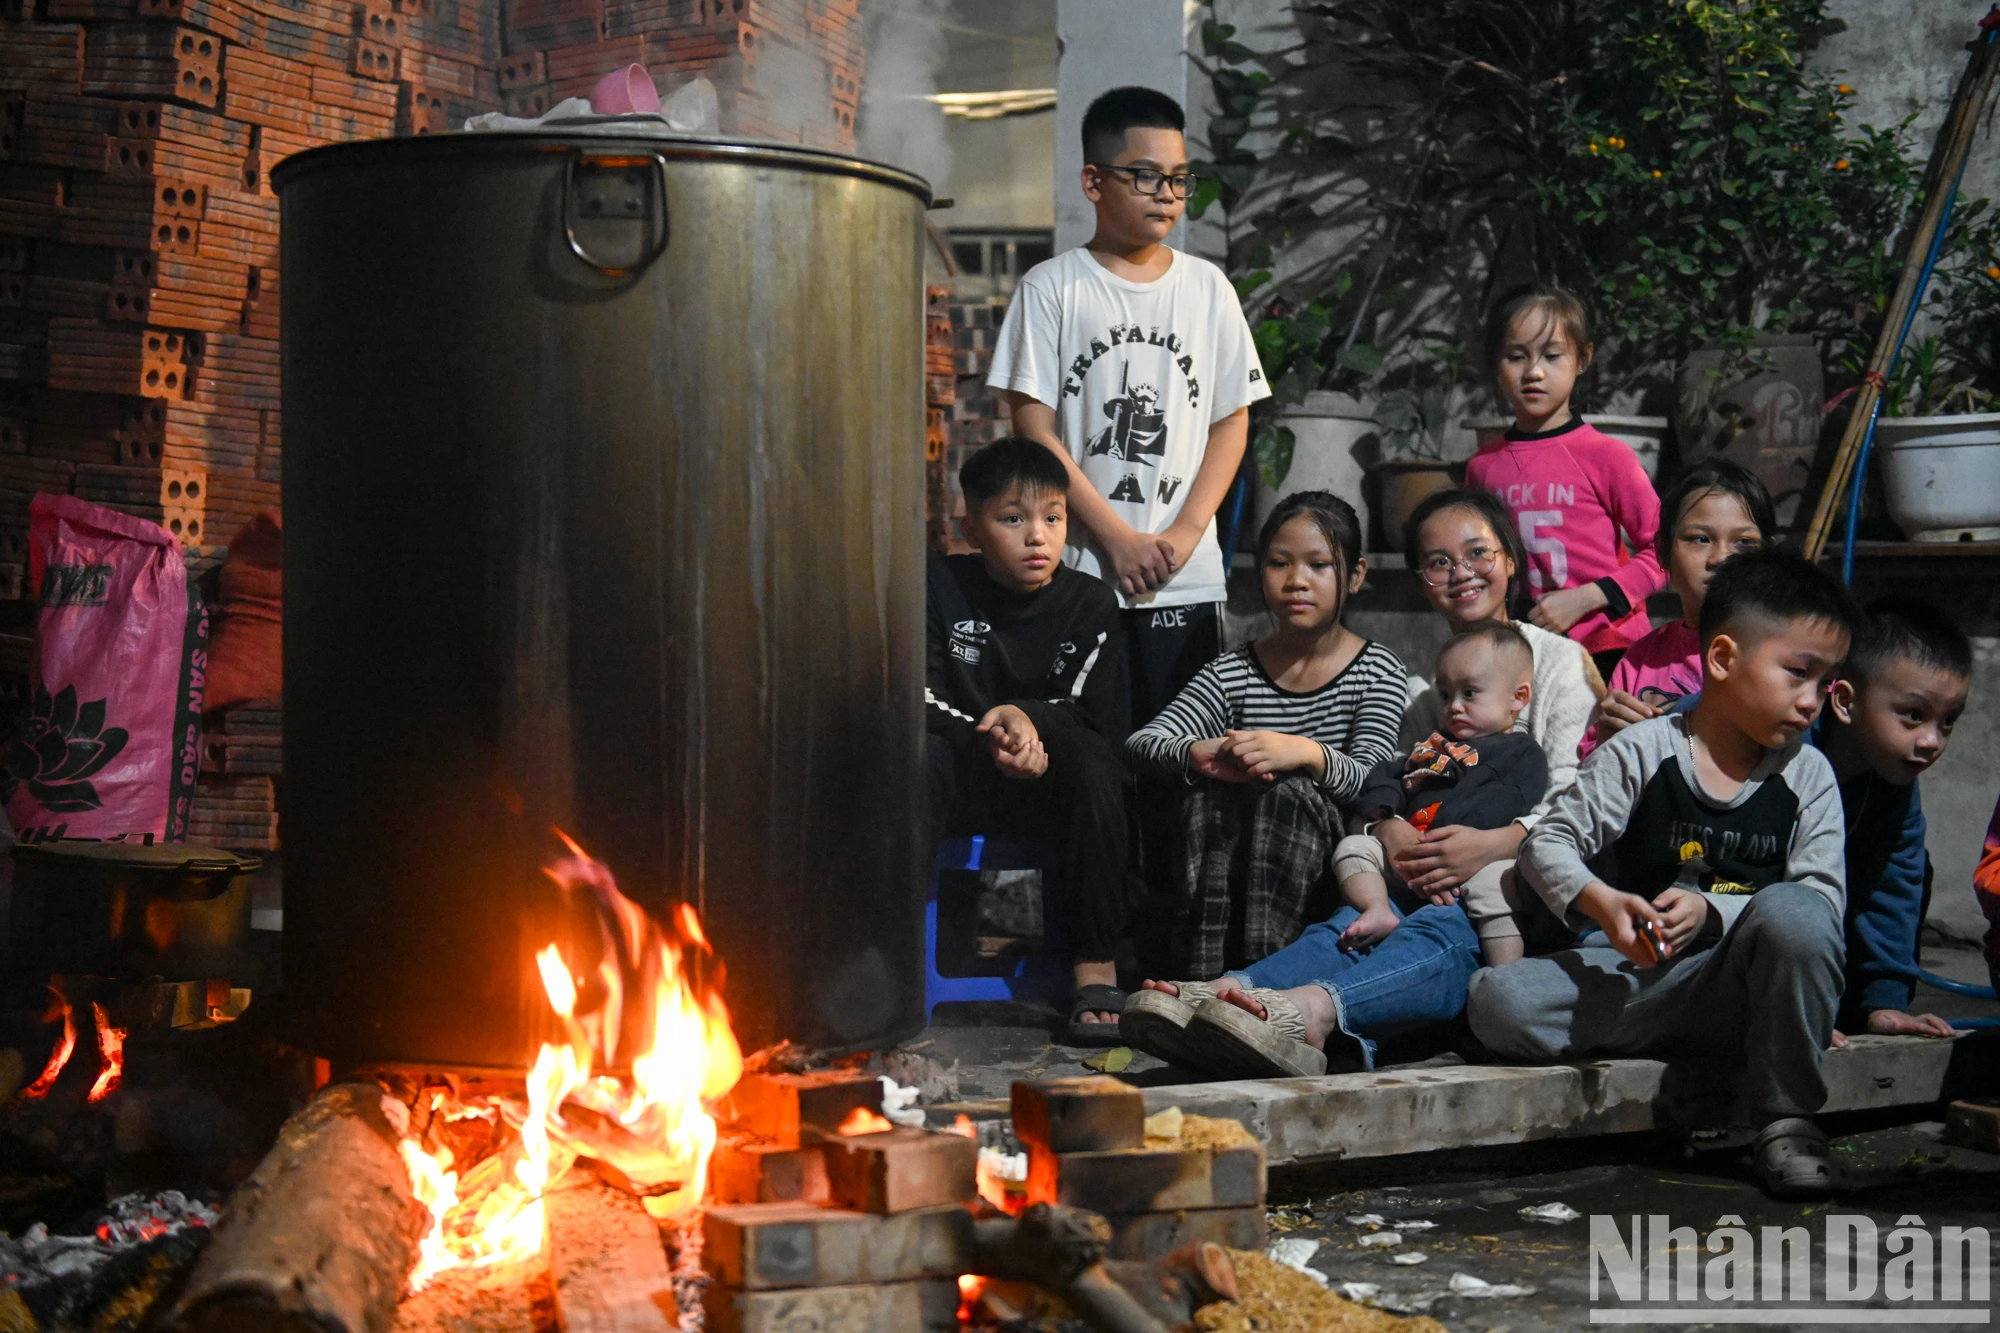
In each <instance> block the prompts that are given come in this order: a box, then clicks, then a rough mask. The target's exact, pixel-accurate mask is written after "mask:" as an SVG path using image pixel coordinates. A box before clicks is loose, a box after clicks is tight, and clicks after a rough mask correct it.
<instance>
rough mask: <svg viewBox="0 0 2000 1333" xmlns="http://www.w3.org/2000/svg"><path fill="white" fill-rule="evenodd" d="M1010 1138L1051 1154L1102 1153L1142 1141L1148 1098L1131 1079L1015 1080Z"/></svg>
mask: <svg viewBox="0 0 2000 1333" xmlns="http://www.w3.org/2000/svg"><path fill="white" fill-rule="evenodd" d="M1012 1100H1013V1116H1014V1137H1015V1138H1018V1139H1019V1140H1020V1141H1021V1142H1022V1143H1025V1144H1029V1145H1031V1146H1034V1147H1039V1148H1042V1149H1045V1150H1047V1151H1049V1152H1058V1153H1064V1152H1104V1151H1107V1150H1110V1149H1114V1148H1137V1147H1140V1146H1142V1145H1143V1144H1144V1143H1145V1141H1146V1099H1145V1096H1144V1095H1143V1094H1141V1093H1140V1091H1139V1090H1138V1089H1137V1088H1135V1087H1133V1086H1132V1085H1131V1084H1129V1083H1124V1082H1121V1081H1119V1080H1118V1079H1115V1078H1110V1077H1107V1076H1104V1075H1096V1076H1092V1077H1086V1078H1052V1079H1043V1080H1041V1081H1039V1082H1027V1081H1023V1082H1019V1083H1016V1084H1015V1085H1014V1088H1013V1094H1012Z"/></svg>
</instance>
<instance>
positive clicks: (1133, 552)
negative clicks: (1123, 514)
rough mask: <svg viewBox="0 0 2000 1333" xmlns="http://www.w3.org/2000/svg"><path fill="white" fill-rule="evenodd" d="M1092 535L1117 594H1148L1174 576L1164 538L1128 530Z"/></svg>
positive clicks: (1168, 549) (1172, 558) (1172, 556)
mask: <svg viewBox="0 0 2000 1333" xmlns="http://www.w3.org/2000/svg"><path fill="white" fill-rule="evenodd" d="M1121 526H1122V525H1121ZM1092 535H1093V536H1095V537H1096V538H1097V544H1098V545H1099V546H1101V547H1103V548H1104V554H1105V555H1107V556H1109V557H1110V558H1111V569H1112V572H1113V574H1115V575H1116V577H1117V582H1118V590H1119V591H1120V592H1122V593H1124V594H1125V595H1126V596H1127V597H1137V596H1139V595H1140V594H1142V593H1148V592H1152V591H1153V590H1155V589H1156V588H1160V587H1162V586H1164V585H1165V584H1166V581H1167V580H1168V579H1170V578H1172V577H1173V576H1174V548H1173V547H1172V546H1170V545H1168V544H1167V542H1166V541H1165V539H1164V538H1161V537H1157V536H1155V535H1153V534H1152V533H1150V532H1134V531H1133V530H1132V529H1131V528H1125V530H1124V531H1122V532H1106V533H1094V534H1092Z"/></svg>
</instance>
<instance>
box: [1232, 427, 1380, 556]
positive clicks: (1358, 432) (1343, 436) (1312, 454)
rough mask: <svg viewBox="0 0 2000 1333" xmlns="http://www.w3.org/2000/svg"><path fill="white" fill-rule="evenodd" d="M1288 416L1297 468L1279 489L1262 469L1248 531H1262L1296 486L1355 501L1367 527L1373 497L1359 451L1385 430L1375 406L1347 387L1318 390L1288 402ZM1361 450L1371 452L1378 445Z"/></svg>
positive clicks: (1366, 527) (1362, 524)
mask: <svg viewBox="0 0 2000 1333" xmlns="http://www.w3.org/2000/svg"><path fill="white" fill-rule="evenodd" d="M1283 421H1284V424H1285V425H1286V426H1287V427H1289V428H1290V430H1291V432H1292V439H1293V445H1292V467H1291V471H1289V472H1287V473H1286V474H1285V477H1284V480H1282V481H1280V482H1279V483H1278V485H1277V487H1276V488H1275V489H1274V488H1273V487H1270V486H1267V485H1265V484H1264V478H1263V476H1262V474H1259V475H1258V477H1257V493H1256V496H1255V498H1254V499H1253V501H1252V503H1251V519H1250V528H1249V532H1248V535H1249V536H1251V537H1254V536H1255V535H1256V534H1257V533H1258V532H1260V531H1261V530H1262V529H1263V527H1264V520H1265V519H1267V518H1269V517H1270V516H1271V511H1272V510H1273V509H1276V508H1277V507H1278V501H1280V500H1282V499H1283V498H1284V497H1286V496H1287V495H1290V494H1292V493H1293V492H1294V491H1332V492H1333V493H1334V494H1335V495H1338V496H1339V497H1340V498H1341V499H1343V500H1345V501H1347V502H1348V503H1349V504H1351V505H1353V506H1354V512H1355V513H1357V514H1359V515H1360V516H1361V531H1362V532H1363V533H1364V534H1365V533H1367V532H1368V530H1369V528H1368V502H1367V501H1366V500H1365V499H1363V498H1362V494H1361V474H1362V472H1363V470H1364V468H1363V465H1362V462H1361V460H1360V459H1358V458H1356V457H1355V453H1356V451H1357V448H1359V446H1362V445H1363V444H1365V443H1366V442H1367V441H1369V440H1370V439H1371V438H1372V437H1373V436H1374V435H1376V433H1377V432H1378V430H1379V428H1378V427H1377V426H1376V425H1375V409H1374V407H1373V406H1372V405H1370V404H1365V403H1362V402H1360V401H1359V400H1357V399H1354V398H1350V397H1349V396H1348V395H1346V394H1344V393H1329V392H1326V391H1323V390H1316V391H1314V392H1312V393H1309V394H1307V395H1306V398H1305V401H1304V402H1303V403H1300V404H1299V405H1298V406H1296V407H1288V408H1286V409H1285V411H1284V413H1283ZM1360 452H1362V453H1363V454H1364V455H1366V454H1370V453H1372V452H1374V451H1373V450H1372V449H1361V450H1360ZM1244 544H1245V545H1248V542H1247V541H1246V542H1245V543H1244Z"/></svg>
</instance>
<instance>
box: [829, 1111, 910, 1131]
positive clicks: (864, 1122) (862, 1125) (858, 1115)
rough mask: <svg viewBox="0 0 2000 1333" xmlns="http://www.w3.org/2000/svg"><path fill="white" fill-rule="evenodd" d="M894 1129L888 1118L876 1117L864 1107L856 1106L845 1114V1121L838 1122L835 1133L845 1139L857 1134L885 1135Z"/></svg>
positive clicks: (883, 1116)
mask: <svg viewBox="0 0 2000 1333" xmlns="http://www.w3.org/2000/svg"><path fill="white" fill-rule="evenodd" d="M895 1127H896V1126H895V1125H894V1124H892V1123H890V1120H889V1117H887V1116H885V1115H876V1114H875V1113H874V1112H873V1111H871V1110H869V1109H868V1108H867V1107H865V1106H857V1107H855V1108H854V1109H853V1110H852V1111H849V1112H848V1113H847V1119H845V1120H843V1121H841V1122H840V1128H839V1130H838V1131H836V1132H837V1133H839V1134H840V1135H842V1136H843V1137H845V1138H853V1137H854V1136H856V1135H858V1134H886V1133H888V1132H889V1131H890V1130H892V1129H894V1128H895Z"/></svg>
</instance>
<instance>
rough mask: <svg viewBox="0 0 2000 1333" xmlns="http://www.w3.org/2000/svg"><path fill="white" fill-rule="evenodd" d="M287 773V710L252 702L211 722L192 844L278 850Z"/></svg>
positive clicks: (271, 703) (268, 702)
mask: <svg viewBox="0 0 2000 1333" xmlns="http://www.w3.org/2000/svg"><path fill="white" fill-rule="evenodd" d="M283 772H284V711H283V707H282V705H281V703H280V702H279V701H278V700H276V699H254V700H251V701H249V702H247V703H244V704H240V705H238V706H237V707H235V708H232V709H230V710H229V711H228V712H227V713H223V714H220V715H219V716H217V717H213V718H211V719H210V720H209V722H208V725H207V727H206V729H205V731H204V734H203V736H202V757H201V772H200V773H199V774H198V775H197V776H196V778H195V789H194V805H193V808H192V810H191V811H190V812H189V815H188V841H190V842H198V843H205V844H207V845H209V846H213V847H232V848H236V849H239V850H242V851H275V850H277V847H278V794H277V780H278V777H279V775H280V774H281V773H283Z"/></svg>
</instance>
